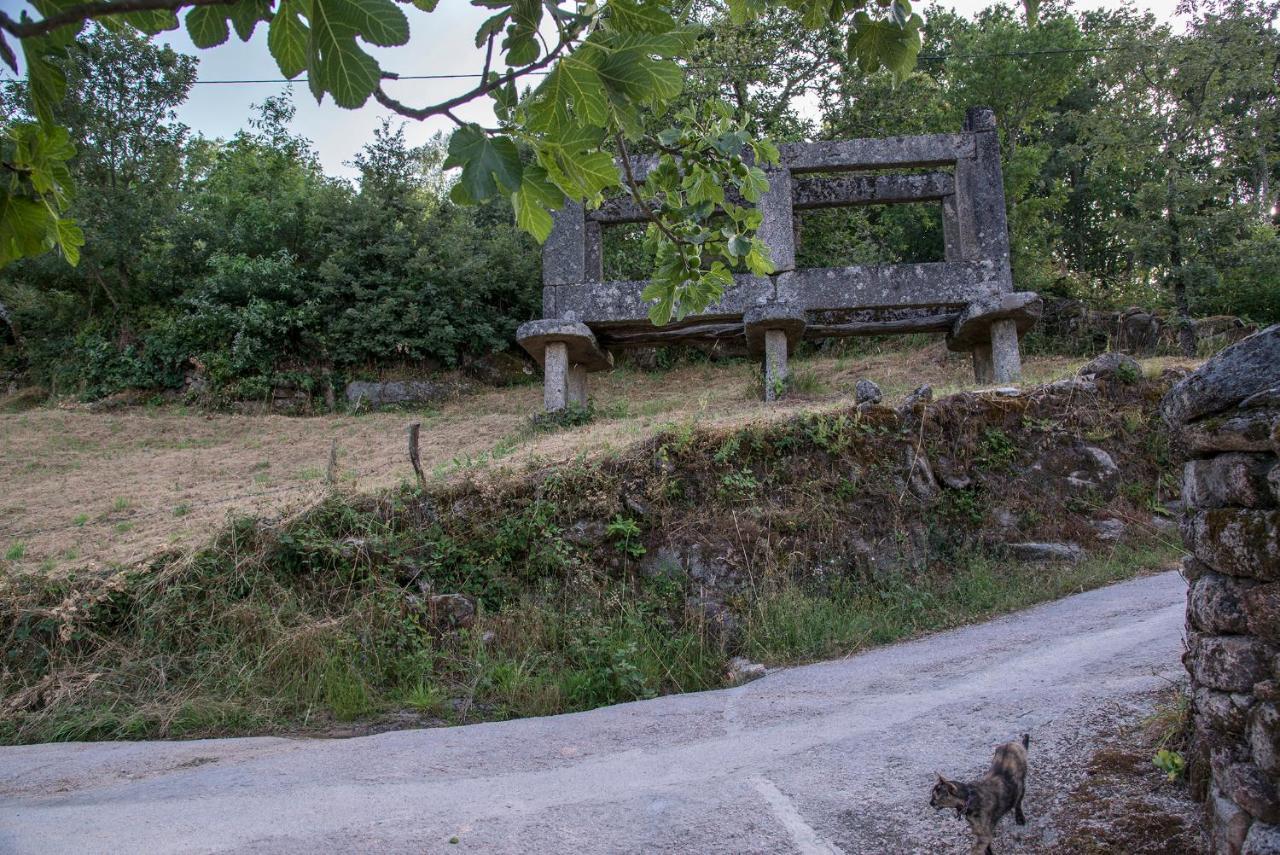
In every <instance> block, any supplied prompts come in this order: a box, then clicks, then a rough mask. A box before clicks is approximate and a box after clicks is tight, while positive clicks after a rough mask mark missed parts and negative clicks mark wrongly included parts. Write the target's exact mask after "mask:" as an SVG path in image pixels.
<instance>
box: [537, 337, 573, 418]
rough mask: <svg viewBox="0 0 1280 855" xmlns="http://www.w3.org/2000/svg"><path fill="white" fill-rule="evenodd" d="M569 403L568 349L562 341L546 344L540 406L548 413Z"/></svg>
mask: <svg viewBox="0 0 1280 855" xmlns="http://www.w3.org/2000/svg"><path fill="white" fill-rule="evenodd" d="M567 403H569V348H568V347H567V346H566V345H565V343H564V342H562V341H552V342H547V348H546V350H545V351H544V353H543V361H542V406H543V407H544V408H546V411H547V412H548V413H552V412H555V411H556V410H563V409H564V408H565V405H566V404H567Z"/></svg>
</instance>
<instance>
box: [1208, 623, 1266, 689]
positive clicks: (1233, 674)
mask: <svg viewBox="0 0 1280 855" xmlns="http://www.w3.org/2000/svg"><path fill="white" fill-rule="evenodd" d="M1272 655H1273V651H1272V649H1271V648H1270V647H1269V646H1268V645H1266V644H1264V643H1262V642H1260V641H1257V640H1256V639H1253V638H1249V637H1248V636H1244V635H1199V634H1195V635H1193V636H1192V637H1191V638H1190V639H1188V645H1187V660H1188V661H1187V668H1188V670H1189V671H1190V672H1191V676H1192V677H1193V678H1194V679H1195V681H1196V682H1197V683H1199V684H1200V685H1202V686H1208V687H1209V688H1212V689H1217V690H1219V691H1222V692H1248V691H1251V690H1252V689H1253V684H1254V683H1257V682H1259V681H1261V680H1265V679H1266V678H1267V677H1268V676H1270V673H1271V656H1272Z"/></svg>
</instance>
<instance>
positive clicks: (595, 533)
mask: <svg viewBox="0 0 1280 855" xmlns="http://www.w3.org/2000/svg"><path fill="white" fill-rule="evenodd" d="M564 539H565V540H567V541H569V542H570V543H573V544H576V545H578V546H588V547H589V546H595V545H596V544H598V543H600V542H601V541H603V540H604V523H602V522H600V521H599V520H578V521H577V522H575V523H574V524H573V525H571V526H569V528H568V529H567V530H566V531H565V533H564Z"/></svg>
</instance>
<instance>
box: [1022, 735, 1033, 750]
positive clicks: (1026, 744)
mask: <svg viewBox="0 0 1280 855" xmlns="http://www.w3.org/2000/svg"><path fill="white" fill-rule="evenodd" d="M1022 747H1023V748H1030V747H1031V734H1029V733H1024V734H1022Z"/></svg>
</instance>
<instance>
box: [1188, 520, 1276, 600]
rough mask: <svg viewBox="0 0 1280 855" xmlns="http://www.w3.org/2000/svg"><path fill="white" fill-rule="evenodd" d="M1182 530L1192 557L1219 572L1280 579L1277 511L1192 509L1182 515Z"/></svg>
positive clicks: (1262, 578)
mask: <svg viewBox="0 0 1280 855" xmlns="http://www.w3.org/2000/svg"><path fill="white" fill-rule="evenodd" d="M1182 534H1183V538H1184V540H1185V541H1186V544H1187V546H1188V547H1190V548H1191V551H1192V553H1193V554H1194V555H1195V557H1196V558H1199V559H1200V560H1201V561H1203V562H1204V563H1206V564H1208V565H1209V566H1210V567H1213V568H1214V569H1215V570H1217V571H1218V572H1220V573H1226V574H1227V575H1229V576H1244V577H1247V578H1252V579H1260V580H1262V581H1264V582H1272V581H1276V580H1280V511H1275V510H1267V511H1257V510H1243V509H1237V508H1216V509H1213V510H1207V511H1196V512H1194V513H1191V514H1188V515H1187V516H1186V517H1185V518H1184V519H1183V522H1182Z"/></svg>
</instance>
